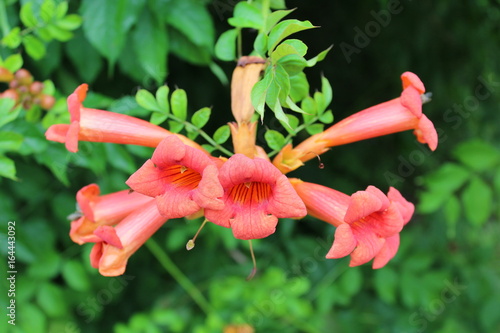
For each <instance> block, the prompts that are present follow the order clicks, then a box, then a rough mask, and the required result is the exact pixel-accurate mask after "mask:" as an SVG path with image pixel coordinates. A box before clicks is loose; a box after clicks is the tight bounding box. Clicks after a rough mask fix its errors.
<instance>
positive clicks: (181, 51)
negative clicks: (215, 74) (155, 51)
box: [168, 29, 212, 66]
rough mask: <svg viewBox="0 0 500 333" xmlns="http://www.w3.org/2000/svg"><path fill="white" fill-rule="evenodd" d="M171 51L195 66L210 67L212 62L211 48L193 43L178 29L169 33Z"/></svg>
mask: <svg viewBox="0 0 500 333" xmlns="http://www.w3.org/2000/svg"><path fill="white" fill-rule="evenodd" d="M168 36H169V39H170V50H171V52H172V53H173V54H175V55H176V56H178V57H179V58H181V59H184V60H186V61H188V62H190V63H193V64H195V65H203V66H205V65H208V64H210V63H211V62H212V55H211V53H210V47H208V46H200V45H196V44H195V43H193V42H192V41H191V40H190V39H189V38H187V37H186V36H185V35H184V34H182V33H181V32H179V31H177V30H176V29H170V30H169V31H168Z"/></svg>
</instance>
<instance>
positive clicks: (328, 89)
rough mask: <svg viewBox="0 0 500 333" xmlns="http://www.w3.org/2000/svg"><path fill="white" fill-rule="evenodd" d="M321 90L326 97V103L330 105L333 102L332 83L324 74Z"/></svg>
mask: <svg viewBox="0 0 500 333" xmlns="http://www.w3.org/2000/svg"><path fill="white" fill-rule="evenodd" d="M321 92H322V93H323V96H324V97H325V104H326V106H327V107H328V105H330V103H331V102H332V99H333V90H332V86H331V85H330V82H329V81H328V79H327V78H326V77H324V76H323V75H322V76H321ZM332 121H333V120H332Z"/></svg>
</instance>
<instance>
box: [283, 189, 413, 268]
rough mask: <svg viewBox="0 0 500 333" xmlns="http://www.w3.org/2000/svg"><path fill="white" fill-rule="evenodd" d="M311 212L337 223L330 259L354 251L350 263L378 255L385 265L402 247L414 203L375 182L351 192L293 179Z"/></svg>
mask: <svg viewBox="0 0 500 333" xmlns="http://www.w3.org/2000/svg"><path fill="white" fill-rule="evenodd" d="M292 184H293V186H294V188H295V189H296V190H297V193H298V194H299V196H300V197H301V198H302V200H303V201H304V203H305V205H306V207H307V211H308V213H309V214H310V215H312V216H314V217H317V218H319V219H321V220H323V221H326V222H328V223H330V224H333V225H334V226H336V227H337V229H336V231H335V240H334V242H333V246H332V248H331V249H330V251H329V252H328V254H327V255H326V257H327V258H328V259H337V258H342V257H345V256H347V255H349V254H350V255H351V262H350V266H351V267H352V266H358V265H362V264H365V263H367V262H368V261H370V260H372V259H374V262H373V268H374V269H377V268H381V267H383V266H385V265H386V264H387V262H389V260H391V259H392V258H393V257H394V256H395V255H396V252H397V250H398V247H399V232H400V231H401V230H402V228H403V226H404V225H406V223H408V221H409V220H410V219H411V217H412V215H413V212H414V205H413V204H412V203H410V202H408V201H406V199H404V198H403V196H402V195H401V193H399V191H398V190H396V189H395V188H393V187H391V188H390V189H389V192H388V194H387V196H386V195H385V194H384V193H382V191H380V190H379V189H377V188H376V187H374V186H368V187H367V189H366V190H365V191H358V192H356V193H354V194H353V195H351V196H349V195H347V194H344V193H342V192H339V191H336V190H334V189H331V188H328V187H325V186H322V185H317V184H313V183H307V182H302V181H300V180H292Z"/></svg>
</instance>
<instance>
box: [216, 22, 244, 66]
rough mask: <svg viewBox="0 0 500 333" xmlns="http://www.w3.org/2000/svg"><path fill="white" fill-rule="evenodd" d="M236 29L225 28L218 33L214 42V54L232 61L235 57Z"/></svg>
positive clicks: (221, 58)
mask: <svg viewBox="0 0 500 333" xmlns="http://www.w3.org/2000/svg"><path fill="white" fill-rule="evenodd" d="M237 37H238V31H237V30H236V29H231V30H227V31H225V32H224V33H222V35H220V37H219V39H218V40H217V43H216V44H215V56H216V57H217V58H219V59H220V60H224V61H232V60H234V59H236V38H237Z"/></svg>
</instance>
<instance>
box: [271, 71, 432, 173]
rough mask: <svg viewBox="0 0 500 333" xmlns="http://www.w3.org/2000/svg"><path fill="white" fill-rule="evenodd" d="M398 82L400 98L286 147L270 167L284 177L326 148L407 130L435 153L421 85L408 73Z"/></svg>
mask: <svg viewBox="0 0 500 333" xmlns="http://www.w3.org/2000/svg"><path fill="white" fill-rule="evenodd" d="M401 79H402V82H403V92H402V93H401V96H400V97H398V98H395V99H393V100H390V101H388V102H385V103H381V104H378V105H375V106H372V107H370V108H368V109H365V110H363V111H360V112H357V113H355V114H353V115H351V116H349V117H347V118H345V119H343V120H341V121H340V122H338V123H336V124H334V125H333V126H331V127H330V128H328V129H326V130H325V131H324V132H321V133H318V134H315V135H313V136H311V137H310V138H308V139H306V140H304V141H303V142H302V143H300V144H299V145H297V146H296V147H295V148H292V146H291V145H287V146H285V147H284V148H283V150H282V151H281V152H280V153H279V154H278V155H277V156H276V157H275V159H274V161H273V164H274V165H275V166H276V167H277V168H279V169H280V170H281V171H282V172H284V173H287V172H289V171H292V170H295V169H296V168H298V167H300V166H301V165H302V164H303V162H306V161H308V160H310V159H312V158H315V157H316V156H317V155H319V154H322V153H324V152H326V151H327V150H328V148H329V147H334V146H339V145H345V144H348V143H352V142H356V141H361V140H366V139H370V138H374V137H378V136H383V135H388V134H392V133H397V132H402V131H407V130H413V133H414V134H415V135H416V137H417V140H418V141H419V142H420V143H426V144H428V145H429V148H430V149H431V150H435V149H436V148H437V144H438V135H437V132H436V129H435V128H434V125H433V124H432V122H431V121H430V120H429V118H427V117H426V116H425V115H424V114H423V113H422V94H423V93H425V87H424V84H423V83H422V81H420V79H419V78H418V76H417V75H415V74H414V73H411V72H405V73H403V74H402V75H401Z"/></svg>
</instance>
